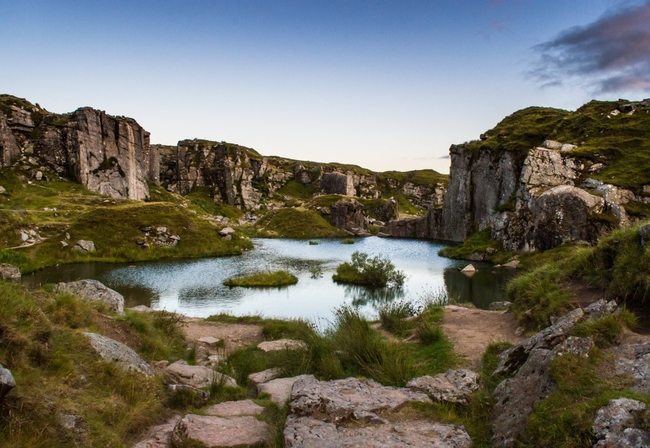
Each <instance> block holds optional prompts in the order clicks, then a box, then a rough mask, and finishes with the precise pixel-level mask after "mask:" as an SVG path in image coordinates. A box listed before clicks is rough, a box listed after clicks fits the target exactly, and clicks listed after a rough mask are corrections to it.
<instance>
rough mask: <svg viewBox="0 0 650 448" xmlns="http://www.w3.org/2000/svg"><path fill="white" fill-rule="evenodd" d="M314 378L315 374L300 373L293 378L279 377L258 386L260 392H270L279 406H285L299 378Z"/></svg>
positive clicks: (272, 398)
mask: <svg viewBox="0 0 650 448" xmlns="http://www.w3.org/2000/svg"><path fill="white" fill-rule="evenodd" d="M309 379H314V377H313V375H300V376H295V377H291V378H277V379H273V380H270V381H267V382H265V383H262V384H259V385H258V386H257V392H258V393H260V394H269V395H270V396H271V400H273V402H274V403H275V404H277V405H278V406H284V405H285V403H286V402H287V400H289V398H290V396H291V389H292V387H293V385H294V383H295V382H296V381H298V380H309Z"/></svg>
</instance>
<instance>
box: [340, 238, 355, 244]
mask: <svg viewBox="0 0 650 448" xmlns="http://www.w3.org/2000/svg"><path fill="white" fill-rule="evenodd" d="M341 244H354V238H344V239H342V240H341Z"/></svg>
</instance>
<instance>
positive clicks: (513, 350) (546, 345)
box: [493, 308, 585, 375]
mask: <svg viewBox="0 0 650 448" xmlns="http://www.w3.org/2000/svg"><path fill="white" fill-rule="evenodd" d="M584 315H585V313H584V311H583V310H582V309H580V308H576V309H575V310H573V311H571V312H570V313H568V314H567V315H565V316H563V317H561V318H560V319H558V320H557V321H556V322H555V324H553V325H551V326H550V327H547V328H545V329H543V330H542V331H540V332H539V333H537V334H535V335H533V336H531V337H530V338H528V339H525V340H523V341H521V342H519V343H518V344H516V345H513V346H512V347H510V348H509V349H507V350H505V351H503V352H502V353H501V354H499V364H498V365H497V368H496V369H495V371H494V373H493V375H500V374H512V373H514V372H516V371H517V370H518V369H519V367H521V366H522V365H523V364H524V363H525V362H526V359H527V358H528V354H529V353H530V352H531V351H532V350H534V349H550V348H553V347H555V346H556V345H557V344H559V343H560V342H562V341H564V340H565V339H566V338H567V337H568V335H569V333H570V332H571V330H573V327H574V326H575V324H576V323H578V322H579V321H580V320H581V319H583V318H584Z"/></svg>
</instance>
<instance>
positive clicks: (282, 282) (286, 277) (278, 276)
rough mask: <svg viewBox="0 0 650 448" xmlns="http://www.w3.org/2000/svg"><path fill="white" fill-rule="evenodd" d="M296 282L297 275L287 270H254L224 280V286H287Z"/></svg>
mask: <svg viewBox="0 0 650 448" xmlns="http://www.w3.org/2000/svg"><path fill="white" fill-rule="evenodd" d="M296 283H298V277H296V276H295V275H293V274H291V273H289V272H287V271H273V272H256V273H254V274H250V275H244V276H242V277H233V278H229V279H226V280H224V282H223V284H224V285H226V286H230V287H234V286H243V287H249V288H251V287H252V288H255V287H269V286H288V285H295V284H296Z"/></svg>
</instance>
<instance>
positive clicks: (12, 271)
mask: <svg viewBox="0 0 650 448" xmlns="http://www.w3.org/2000/svg"><path fill="white" fill-rule="evenodd" d="M20 278H21V275H20V269H18V268H17V267H16V266H14V265H13V264H9V263H1V264H0V279H2V280H10V281H16V282H18V281H20Z"/></svg>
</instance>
